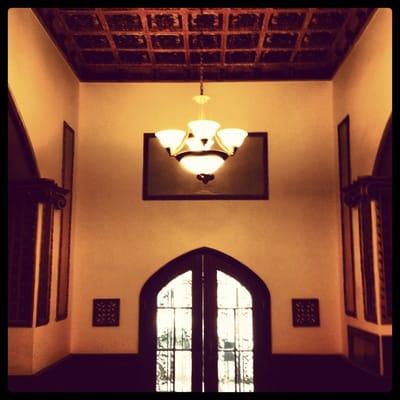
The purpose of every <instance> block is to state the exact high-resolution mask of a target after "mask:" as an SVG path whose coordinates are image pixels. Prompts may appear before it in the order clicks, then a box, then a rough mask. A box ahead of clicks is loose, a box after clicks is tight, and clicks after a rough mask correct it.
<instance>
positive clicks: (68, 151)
mask: <svg viewBox="0 0 400 400" xmlns="http://www.w3.org/2000/svg"><path fill="white" fill-rule="evenodd" d="M74 146H75V132H74V130H73V129H72V128H71V127H70V126H69V125H68V124H67V123H66V122H64V130H63V158H62V185H63V188H64V189H67V190H68V191H69V192H68V194H67V195H66V199H67V204H66V206H65V207H64V208H63V209H62V211H61V227H60V231H61V232H60V253H59V264H58V286H57V316H56V318H57V321H59V320H62V319H65V318H67V315H68V287H69V269H70V268H69V264H70V241H71V215H72V187H73V174H74Z"/></svg>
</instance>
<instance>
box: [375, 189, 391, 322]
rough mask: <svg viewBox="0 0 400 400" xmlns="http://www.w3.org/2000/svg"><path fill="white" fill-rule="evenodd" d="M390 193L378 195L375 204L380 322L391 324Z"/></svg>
mask: <svg viewBox="0 0 400 400" xmlns="http://www.w3.org/2000/svg"><path fill="white" fill-rule="evenodd" d="M392 215H393V214H392V193H391V191H390V192H387V193H380V195H379V198H378V200H377V202H376V225H377V236H378V265H379V293H380V303H381V322H382V323H383V324H391V323H392V284H393V283H392V282H393V280H392V265H393V256H392V252H393V246H392V235H393V233H392Z"/></svg>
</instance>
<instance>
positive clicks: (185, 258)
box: [139, 247, 271, 392]
mask: <svg viewBox="0 0 400 400" xmlns="http://www.w3.org/2000/svg"><path fill="white" fill-rule="evenodd" d="M202 256H203V257H204V260H205V264H207V268H210V270H212V273H211V274H210V273H209V274H207V275H206V276H208V277H209V278H208V279H211V280H212V277H213V276H214V274H215V275H216V269H217V267H218V269H219V270H221V271H222V272H225V273H227V274H228V275H230V276H232V277H233V278H235V279H237V280H238V281H239V282H240V283H241V284H242V285H243V286H245V287H246V289H247V290H248V291H249V292H250V293H251V295H252V296H253V299H257V301H254V304H253V332H254V391H257V392H263V391H266V390H267V389H268V379H267V376H268V366H269V364H270V362H269V361H270V356H271V306H270V294H269V291H268V288H267V286H266V285H265V283H264V282H263V281H262V280H261V279H260V278H259V277H258V276H257V275H256V274H255V273H254V272H253V271H251V270H250V269H249V268H248V267H246V266H245V265H244V264H242V263H240V262H239V261H237V260H235V259H234V258H232V257H230V256H228V255H226V254H224V253H222V252H220V251H218V250H215V249H211V248H208V247H201V248H198V249H195V250H192V251H189V252H187V253H185V254H183V255H181V256H179V257H177V258H175V259H173V260H171V261H170V262H168V263H167V264H165V265H164V266H163V267H161V268H160V269H159V270H157V271H156V272H155V273H154V274H153V275H152V276H151V277H150V278H149V279H148V280H147V281H146V283H145V284H144V286H143V288H142V290H141V293H140V316H139V356H140V359H141V365H142V377H141V378H140V379H141V380H142V384H143V388H144V390H145V391H155V384H156V362H155V356H154V355H155V349H156V336H157V331H156V328H157V327H156V310H157V303H156V300H157V293H158V292H159V291H160V290H161V289H162V288H163V287H164V286H165V285H166V284H167V283H168V282H169V281H171V280H172V279H174V278H176V277H177V276H178V275H180V274H182V273H184V272H186V271H188V270H192V271H193V278H194V279H199V276H198V275H197V276H196V274H198V271H201V263H202ZM200 278H201V277H200ZM208 284H210V287H211V290H210V291H208V294H207V299H206V301H211V302H212V303H211V307H213V306H214V303H215V302H216V280H215V279H214V283H212V282H208ZM194 286H195V285H193V287H194ZM199 295H200V296H201V293H200V294H199V293H198V292H197V291H196V290H194V292H193V298H195V297H196V296H197V297H198V296H199ZM196 303H198V302H196V301H193V305H195V304H196ZM214 308H215V312H216V307H214ZM194 312H196V310H194ZM215 316H216V315H215ZM215 316H211V317H210V318H206V321H205V323H206V324H210V323H211V324H213V325H212V326H209V325H208V326H207V329H208V330H209V331H215V335H216V329H215V328H216V318H214V317H215ZM210 321H211V322H210ZM192 324H193V326H192V333H193V339H192V340H193V348H194V346H195V344H196V343H197V342H200V343H201V332H199V331H200V329H197V328H198V327H197V326H196V324H197V322H196V321H195V320H194V319H193V321H192ZM205 330H206V329H205ZM207 345H208V347H210V351H209V353H208V359H209V361H208V362H209V366H210V365H212V364H213V363H214V364H215V366H214V368H212V367H211V368H207V374H208V379H207V381H209V382H212V383H211V384H207V387H206V391H217V389H218V388H217V386H216V382H215V377H216V374H217V371H216V368H217V367H216V359H215V357H216V356H217V347H216V346H217V342H216V338H214V341H212V340H210V341H209V342H208V343H205V347H206V346H207ZM206 348H207V347H206ZM206 362H207V361H206ZM199 365H200V367H199ZM192 368H193V374H192V375H193V377H194V378H193V379H192V389H193V390H192V391H201V379H199V378H198V376H200V375H201V374H199V373H198V372H199V371H198V369H199V368H201V358H200V359H199V355H197V354H196V353H195V352H194V357H193V361H192Z"/></svg>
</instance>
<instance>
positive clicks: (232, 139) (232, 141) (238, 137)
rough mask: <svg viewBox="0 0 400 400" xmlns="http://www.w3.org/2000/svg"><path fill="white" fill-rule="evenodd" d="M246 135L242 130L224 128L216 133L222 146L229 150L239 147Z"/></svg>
mask: <svg viewBox="0 0 400 400" xmlns="http://www.w3.org/2000/svg"><path fill="white" fill-rule="evenodd" d="M247 135H248V133H247V132H246V131H245V130H243V129H236V128H226V129H221V130H220V131H218V132H217V136H218V137H219V138H220V139H221V141H222V144H223V145H224V146H225V147H227V148H228V149H230V150H233V149H234V148H237V147H240V146H241V145H242V144H243V142H244V140H245V139H246V137H247Z"/></svg>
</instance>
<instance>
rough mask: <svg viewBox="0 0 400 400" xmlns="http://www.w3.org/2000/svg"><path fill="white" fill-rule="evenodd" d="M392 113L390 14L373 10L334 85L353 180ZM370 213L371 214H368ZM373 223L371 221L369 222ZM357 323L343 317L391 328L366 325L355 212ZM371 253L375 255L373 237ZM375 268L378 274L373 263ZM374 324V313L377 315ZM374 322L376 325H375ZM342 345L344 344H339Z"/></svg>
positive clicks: (365, 167) (369, 163) (368, 170)
mask: <svg viewBox="0 0 400 400" xmlns="http://www.w3.org/2000/svg"><path fill="white" fill-rule="evenodd" d="M391 112H392V11H391V9H389V8H383V9H378V10H377V12H376V13H375V15H374V16H373V17H372V19H371V21H370V23H369V24H368V26H367V27H366V29H365V31H364V33H363V35H362V36H361V38H360V40H359V41H358V42H357V43H356V45H355V46H354V48H353V49H352V50H351V52H350V54H349V56H348V57H347V59H346V60H345V62H344V63H343V64H342V65H341V67H340V69H339V70H338V72H337V73H336V75H335V77H334V79H333V119H334V124H335V129H336V126H337V124H339V122H340V121H341V120H342V119H343V118H344V117H345V116H346V115H347V114H348V115H349V116H350V149H351V169H352V179H353V180H355V179H357V177H358V176H363V175H371V174H372V169H373V166H374V162H375V158H376V154H377V150H378V147H379V143H380V141H381V138H382V134H383V131H384V129H385V126H386V123H387V121H388V119H389V116H390V114H391ZM373 209H374V208H373ZM373 217H374V216H373ZM353 231H354V258H355V278H356V302H357V318H353V317H346V318H345V324H344V325H343V328H344V332H343V334H344V335H345V336H347V331H346V329H347V328H346V327H347V325H352V326H356V327H358V328H360V329H364V330H368V331H370V332H374V333H377V334H385V335H389V334H391V332H392V327H391V326H388V325H386V326H382V325H379V324H378V325H377V324H373V323H371V322H368V321H365V319H364V305H363V288H362V277H361V265H360V262H361V260H360V244H359V236H358V231H359V227H358V216H357V211H356V210H354V211H353ZM374 239H375V249H374V251H375V252H376V237H374ZM375 267H376V268H377V263H376V257H375ZM376 268H375V282H376V299H377V302H378V304H377V305H378V307H377V309H378V310H379V292H378V289H379V288H378V282H379V281H378V279H377V278H378V272H377V270H376ZM378 318H379V312H378ZM378 322H379V319H378ZM344 343H345V342H344Z"/></svg>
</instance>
